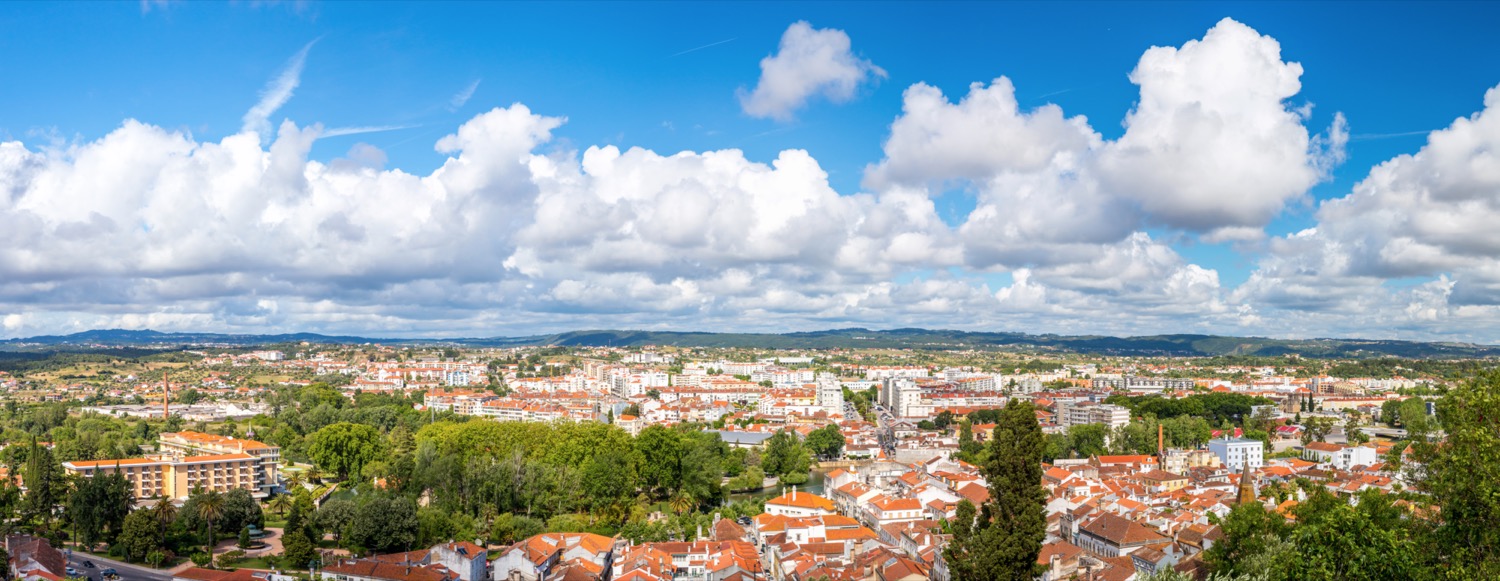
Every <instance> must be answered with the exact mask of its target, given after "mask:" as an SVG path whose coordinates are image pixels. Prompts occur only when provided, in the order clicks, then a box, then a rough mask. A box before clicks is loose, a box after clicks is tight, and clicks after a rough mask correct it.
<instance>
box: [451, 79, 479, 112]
mask: <svg viewBox="0 0 1500 581" xmlns="http://www.w3.org/2000/svg"><path fill="white" fill-rule="evenodd" d="M481 80H483V79H474V82H472V83H469V85H468V86H467V87H464V88H463V90H462V91H459V92H457V93H455V94H454V95H453V98H451V99H448V110H449V111H457V110H458V109H459V108H460V107H463V106H464V104H466V103H468V102H469V99H472V98H474V91H477V90H479V81H481Z"/></svg>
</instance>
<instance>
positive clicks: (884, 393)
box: [880, 377, 922, 417]
mask: <svg viewBox="0 0 1500 581" xmlns="http://www.w3.org/2000/svg"><path fill="white" fill-rule="evenodd" d="M880 403H881V404H882V405H884V406H885V407H886V409H889V410H890V411H891V413H892V414H894V415H895V416H896V417H909V416H912V415H913V414H914V413H915V412H916V411H917V410H916V409H914V408H916V407H917V406H918V405H919V404H921V403H922V388H921V386H919V385H917V382H916V381H913V380H912V379H910V378H907V377H888V378H886V379H885V381H884V382H883V383H881V386H880Z"/></svg>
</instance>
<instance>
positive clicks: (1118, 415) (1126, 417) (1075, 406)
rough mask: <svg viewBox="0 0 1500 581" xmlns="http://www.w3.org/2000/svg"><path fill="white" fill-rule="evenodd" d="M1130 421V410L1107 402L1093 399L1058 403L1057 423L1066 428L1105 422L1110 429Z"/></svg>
mask: <svg viewBox="0 0 1500 581" xmlns="http://www.w3.org/2000/svg"><path fill="white" fill-rule="evenodd" d="M1129 423H1130V410H1128V409H1125V408H1124V407H1121V406H1117V405H1114V404H1107V403H1094V402H1091V401H1075V402H1066V401H1059V402H1058V403H1057V425H1059V426H1062V427H1064V428H1068V427H1072V426H1081V425H1085V424H1104V425H1105V426H1106V427H1108V428H1109V429H1111V430H1113V429H1115V428H1118V427H1121V426H1124V425H1126V424H1129Z"/></svg>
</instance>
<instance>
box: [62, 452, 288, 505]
mask: <svg viewBox="0 0 1500 581" xmlns="http://www.w3.org/2000/svg"><path fill="white" fill-rule="evenodd" d="M62 466H63V470H65V471H66V472H67V473H68V474H73V475H77V476H81V477H84V478H92V477H94V476H96V475H100V474H116V473H118V474H120V475H122V476H124V477H125V480H127V481H129V482H130V484H131V486H133V487H134V488H135V497H136V498H138V499H144V498H170V499H173V500H180V499H184V498H187V497H188V495H190V494H192V492H193V491H194V490H198V489H203V490H212V491H216V492H228V491H230V490H233V489H236V488H243V489H245V490H249V491H250V492H251V494H252V495H253V496H263V495H262V494H260V486H259V480H260V477H259V475H260V473H261V460H260V458H258V457H256V456H251V455H249V454H242V453H235V454H215V455H209V456H173V455H171V454H165V455H160V456H156V457H147V458H125V459H121V460H88V461H75V462H63V464H62Z"/></svg>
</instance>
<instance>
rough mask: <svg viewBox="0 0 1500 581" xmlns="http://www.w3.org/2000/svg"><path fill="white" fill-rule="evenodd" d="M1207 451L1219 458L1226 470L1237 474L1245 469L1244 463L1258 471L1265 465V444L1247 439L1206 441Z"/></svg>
mask: <svg viewBox="0 0 1500 581" xmlns="http://www.w3.org/2000/svg"><path fill="white" fill-rule="evenodd" d="M1208 450H1209V451H1210V452H1213V453H1214V455H1215V456H1218V457H1219V462H1222V463H1223V464H1224V466H1225V467H1226V468H1229V469H1230V470H1233V471H1235V472H1239V471H1241V470H1244V469H1245V463H1246V462H1249V463H1250V468H1252V469H1255V470H1259V469H1260V468H1261V467H1262V466H1265V465H1266V462H1265V444H1264V443H1262V442H1261V441H1260V440H1251V439H1249V438H1219V439H1217V440H1209V441H1208Z"/></svg>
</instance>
